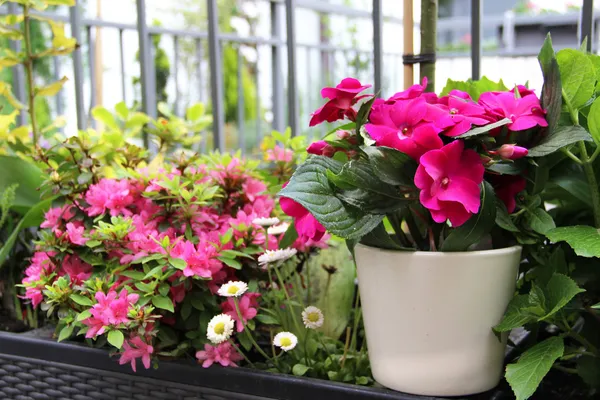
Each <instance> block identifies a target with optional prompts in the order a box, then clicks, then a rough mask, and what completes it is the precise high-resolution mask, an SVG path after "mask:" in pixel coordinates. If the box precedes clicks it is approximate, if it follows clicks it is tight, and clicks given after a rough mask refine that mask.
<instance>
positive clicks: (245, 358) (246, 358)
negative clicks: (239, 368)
mask: <svg viewBox="0 0 600 400" xmlns="http://www.w3.org/2000/svg"><path fill="white" fill-rule="evenodd" d="M229 343H230V344H231V345H232V346H233V348H234V349H235V350H236V351H237V352H238V353H240V355H241V356H242V357H244V360H245V361H246V362H247V363H248V364H249V365H250V366H251V367H252V368H256V367H255V366H254V364H252V361H250V359H249V358H248V357H247V356H246V354H244V352H243V351H242V349H240V348H239V347H238V346H237V345H236V344H235V343H234V342H233V340H231V339H229Z"/></svg>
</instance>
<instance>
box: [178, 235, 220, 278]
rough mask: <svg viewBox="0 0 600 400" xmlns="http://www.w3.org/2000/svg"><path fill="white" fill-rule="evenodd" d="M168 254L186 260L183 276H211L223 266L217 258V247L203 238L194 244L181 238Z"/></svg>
mask: <svg viewBox="0 0 600 400" xmlns="http://www.w3.org/2000/svg"><path fill="white" fill-rule="evenodd" d="M170 255H171V257H173V258H181V259H182V260H184V261H185V262H186V266H185V269H184V270H183V275H184V276H198V277H200V278H211V277H212V275H213V274H214V273H216V272H218V271H219V270H220V269H221V268H222V267H223V263H221V261H219V260H218V258H217V257H218V256H219V253H218V251H217V249H216V248H215V247H214V245H212V244H211V243H209V242H208V241H206V240H205V239H204V238H201V240H200V242H199V243H198V245H196V246H194V244H193V243H192V242H190V241H187V240H182V241H180V242H178V243H177V244H176V245H175V246H174V247H173V249H172V250H171V254H170Z"/></svg>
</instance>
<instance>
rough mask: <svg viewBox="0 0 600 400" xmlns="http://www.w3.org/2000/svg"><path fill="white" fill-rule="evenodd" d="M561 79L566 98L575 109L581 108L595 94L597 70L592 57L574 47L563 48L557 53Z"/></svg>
mask: <svg viewBox="0 0 600 400" xmlns="http://www.w3.org/2000/svg"><path fill="white" fill-rule="evenodd" d="M556 60H557V62H558V67H559V70H560V80H561V82H562V91H563V95H564V96H565V98H566V99H567V100H568V102H569V103H570V104H571V107H573V108H574V109H580V108H582V106H584V105H585V104H586V103H587V102H588V100H589V99H590V98H591V97H592V95H593V94H594V89H595V85H596V71H595V69H594V65H593V64H592V62H591V61H590V59H589V58H588V57H587V56H586V55H585V54H584V53H582V52H580V51H578V50H574V49H563V50H560V51H559V52H558V53H557V54H556Z"/></svg>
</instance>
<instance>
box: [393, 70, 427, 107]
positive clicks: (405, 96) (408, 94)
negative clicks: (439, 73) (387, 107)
mask: <svg viewBox="0 0 600 400" xmlns="http://www.w3.org/2000/svg"><path fill="white" fill-rule="evenodd" d="M426 87H427V77H426V76H425V77H423V80H422V81H421V84H420V85H419V84H418V83H417V84H415V85H412V86H411V87H409V88H408V89H406V90H404V91H402V92H398V93H396V94H394V95H392V96H391V97H390V98H389V99H387V100H386V101H385V102H386V103H387V104H393V103H395V102H396V101H398V100H410V99H416V98H417V97H419V96H421V95H422V94H423V92H424V91H425V88H426Z"/></svg>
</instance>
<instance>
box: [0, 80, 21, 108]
mask: <svg viewBox="0 0 600 400" xmlns="http://www.w3.org/2000/svg"><path fill="white" fill-rule="evenodd" d="M0 96H2V97H4V98H5V99H6V101H8V103H9V104H10V105H11V106H13V108H17V109H19V110H22V109H24V108H26V106H25V104H23V103H21V102H20V101H19V100H17V98H16V97H15V96H14V95H13V92H12V87H11V86H10V85H9V84H8V83H6V82H0Z"/></svg>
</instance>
